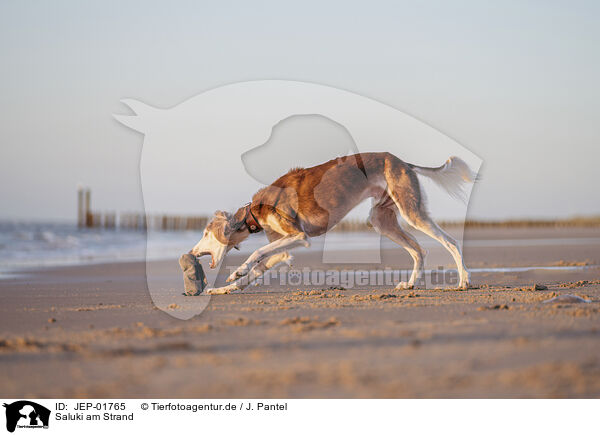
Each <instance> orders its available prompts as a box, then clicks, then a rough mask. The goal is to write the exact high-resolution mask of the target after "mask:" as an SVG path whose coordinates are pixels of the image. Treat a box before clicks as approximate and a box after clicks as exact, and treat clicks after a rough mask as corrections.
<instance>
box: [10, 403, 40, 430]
mask: <svg viewBox="0 0 600 435" xmlns="http://www.w3.org/2000/svg"><path fill="white" fill-rule="evenodd" d="M3 406H4V407H5V408H6V430H7V431H9V432H14V431H15V429H16V428H19V429H42V428H43V429H48V423H49V422H50V410H49V409H48V408H46V407H44V406H42V405H39V404H37V403H35V402H31V401H29V400H18V401H17V402H13V403H11V404H6V403H5V404H4V405H3Z"/></svg>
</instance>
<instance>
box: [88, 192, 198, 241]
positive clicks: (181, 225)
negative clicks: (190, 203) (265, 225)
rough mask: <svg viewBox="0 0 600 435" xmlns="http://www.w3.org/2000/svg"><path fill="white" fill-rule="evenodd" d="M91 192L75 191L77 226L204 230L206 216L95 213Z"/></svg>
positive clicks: (143, 229)
mask: <svg viewBox="0 0 600 435" xmlns="http://www.w3.org/2000/svg"><path fill="white" fill-rule="evenodd" d="M91 196H92V194H91V191H90V189H88V188H79V189H78V191H77V226H78V227H79V228H105V229H112V230H114V229H127V230H142V231H145V230H148V229H151V230H159V231H199V230H202V229H204V227H205V226H206V223H207V222H208V218H207V217H206V216H176V215H147V214H145V213H117V212H114V211H111V212H95V211H93V210H92V208H91Z"/></svg>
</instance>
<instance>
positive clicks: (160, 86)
mask: <svg viewBox="0 0 600 435" xmlns="http://www.w3.org/2000/svg"><path fill="white" fill-rule="evenodd" d="M599 19H600V4H599V3H597V2H592V1H590V2H577V1H575V2H574V1H568V2H567V1H564V2H552V1H529V2H526V1H514V2H510V1H503V2H496V5H491V4H490V3H488V2H478V1H472V2H460V1H454V2H446V1H440V2H410V3H409V2H406V3H404V2H382V3H378V2H360V3H356V4H354V3H352V4H351V3H349V2H340V3H338V4H337V5H336V4H333V3H329V4H327V5H326V4H323V2H317V1H315V2H311V1H302V2H296V3H295V4H292V3H289V2H270V3H269V2H238V3H232V2H227V3H225V2H220V3H217V2H210V3H209V2H204V3H202V2H193V1H190V2H150V1H139V2H133V1H128V2H116V1H115V2H107V1H95V2H92V1H89V2H80V1H62V2H61V1H55V2H22V1H6V0H5V1H3V2H2V3H1V4H0V59H1V62H2V68H0V95H1V96H2V98H1V99H0V119H1V120H2V121H1V122H2V124H1V128H0V146H1V147H0V201H1V202H0V204H1V206H0V219H28V220H34V219H35V220H47V219H52V220H55V219H64V220H73V219H74V218H75V192H76V187H77V184H78V183H82V184H85V185H87V186H90V187H91V188H92V192H93V205H94V208H95V209H98V210H117V211H131V210H142V207H143V204H142V194H141V188H140V180H139V156H140V151H141V146H142V142H143V137H142V136H141V135H140V134H139V133H136V132H134V131H132V130H130V129H128V128H126V127H125V126H123V125H121V124H119V123H118V122H117V121H116V120H114V119H113V117H112V114H113V113H129V111H128V109H127V108H125V107H124V106H123V105H122V104H121V103H120V102H119V101H120V100H121V99H123V98H127V97H129V98H135V99H139V100H142V101H145V102H147V103H149V104H151V105H153V106H157V107H163V108H168V107H172V106H175V105H177V104H179V103H181V102H183V101H185V100H187V99H189V98H191V97H193V96H195V95H197V94H199V93H201V92H203V91H205V90H208V89H211V88H215V87H218V86H222V85H225V84H228V83H235V82H240V81H247V80H262V79H281V80H298V81H306V82H312V83H319V84H324V85H329V86H333V87H336V88H341V89H346V90H348V91H351V92H354V93H356V94H360V95H364V96H366V97H369V98H373V99H375V100H378V101H380V102H382V103H385V104H388V105H390V106H393V107H395V108H397V109H399V110H401V111H403V112H405V113H407V114H410V115H412V116H414V117H416V118H418V119H420V120H422V121H424V122H425V123H427V124H428V125H430V126H432V127H434V128H436V129H437V130H439V131H441V132H443V133H444V134H446V135H448V136H450V137H451V138H453V139H454V140H456V141H457V142H459V143H460V144H462V145H463V146H464V147H466V148H467V149H469V150H470V151H471V152H473V153H474V154H476V155H477V156H479V157H480V158H481V159H483V162H484V163H483V168H482V171H481V176H482V181H481V182H480V183H479V185H478V186H477V187H476V188H475V191H474V193H473V195H472V197H471V203H470V209H469V217H470V218H486V219H501V218H508V217H567V216H572V215H593V214H600V201H598V199H597V198H598V195H597V193H596V190H597V185H598V182H597V170H596V165H597V164H598V163H597V162H598V161H600V151H599V145H600V86H599V85H598V83H597V80H598V77H600V50H598V46H599V44H600V26H598V22H599ZM399 157H402V156H399ZM445 158H447V156H440V160H441V161H443V160H444V159H445ZM244 175H245V174H240V179H242V178H241V177H242V176H244ZM230 181H231V182H232V183H235V182H236V175H235V174H232V177H231V179H230ZM246 200H247V199H246V198H240V203H242V204H243V203H244V202H246ZM205 207H207V208H205ZM219 207H220V205H219V204H214V205H213V204H209V205H202V206H200V205H199V209H198V212H199V213H206V212H210V211H213V210H215V209H217V208H219Z"/></svg>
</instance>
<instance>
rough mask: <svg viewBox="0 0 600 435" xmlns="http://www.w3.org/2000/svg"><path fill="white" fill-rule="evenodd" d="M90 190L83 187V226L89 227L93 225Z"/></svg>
mask: <svg viewBox="0 0 600 435" xmlns="http://www.w3.org/2000/svg"><path fill="white" fill-rule="evenodd" d="M91 196H92V192H91V191H90V189H85V226H86V227H88V228H90V227H92V226H94V217H93V216H92V212H91V210H90V203H91V200H92V199H91Z"/></svg>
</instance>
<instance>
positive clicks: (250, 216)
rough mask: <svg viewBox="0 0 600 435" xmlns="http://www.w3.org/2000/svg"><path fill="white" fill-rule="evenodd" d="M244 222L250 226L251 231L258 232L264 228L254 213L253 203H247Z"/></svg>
mask: <svg viewBox="0 0 600 435" xmlns="http://www.w3.org/2000/svg"><path fill="white" fill-rule="evenodd" d="M244 223H245V224H246V226H247V227H248V231H250V232H251V233H258V232H259V231H262V230H263V227H261V226H260V224H259V223H258V220H257V219H256V216H254V213H252V203H251V202H249V203H248V204H246V217H244Z"/></svg>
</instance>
